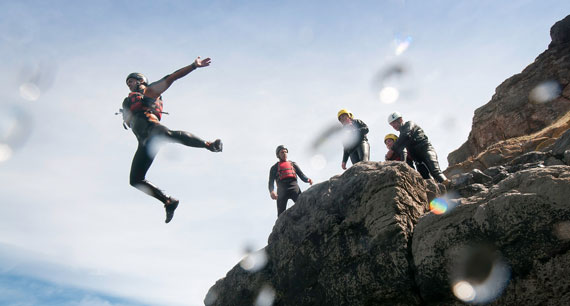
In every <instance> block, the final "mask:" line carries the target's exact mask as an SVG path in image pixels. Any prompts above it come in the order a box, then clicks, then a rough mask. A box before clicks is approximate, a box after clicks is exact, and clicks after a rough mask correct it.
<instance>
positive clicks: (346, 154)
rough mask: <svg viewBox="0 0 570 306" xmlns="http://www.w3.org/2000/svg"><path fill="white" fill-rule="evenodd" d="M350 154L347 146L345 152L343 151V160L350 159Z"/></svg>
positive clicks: (344, 161)
mask: <svg viewBox="0 0 570 306" xmlns="http://www.w3.org/2000/svg"><path fill="white" fill-rule="evenodd" d="M349 155H350V154H348V150H347V149H346V148H344V152H343V153H342V162H343V163H346V162H347V161H348V156H349Z"/></svg>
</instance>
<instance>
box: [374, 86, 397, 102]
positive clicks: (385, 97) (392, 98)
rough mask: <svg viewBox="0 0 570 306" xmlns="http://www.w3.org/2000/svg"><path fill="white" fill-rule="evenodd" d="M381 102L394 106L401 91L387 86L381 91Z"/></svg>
mask: <svg viewBox="0 0 570 306" xmlns="http://www.w3.org/2000/svg"><path fill="white" fill-rule="evenodd" d="M379 96H380V101H381V102H382V103H385V104H392V103H394V102H396V100H398V97H400V91H398V89H396V88H394V87H392V86H386V87H384V88H382V90H380V95H379Z"/></svg>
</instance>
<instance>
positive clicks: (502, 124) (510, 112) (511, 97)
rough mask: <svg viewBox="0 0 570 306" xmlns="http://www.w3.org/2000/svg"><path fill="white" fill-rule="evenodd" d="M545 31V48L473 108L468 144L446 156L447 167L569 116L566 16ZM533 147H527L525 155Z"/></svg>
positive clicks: (569, 61) (569, 37)
mask: <svg viewBox="0 0 570 306" xmlns="http://www.w3.org/2000/svg"><path fill="white" fill-rule="evenodd" d="M550 33H551V37H552V42H551V43H550V45H549V47H548V49H547V50H546V51H545V52H543V53H542V54H540V55H539V56H538V57H537V58H536V60H535V61H534V63H532V64H530V65H529V66H528V67H526V68H525V69H524V70H523V71H522V72H521V73H519V74H517V75H514V76H512V77H511V78H509V79H507V80H506V81H504V82H503V83H502V84H501V85H499V87H497V89H496V91H495V94H494V95H493V97H492V98H491V101H489V103H487V104H485V105H484V106H482V107H480V108H478V109H477V110H475V115H474V117H473V125H472V128H471V133H470V134H469V137H468V139H467V142H465V143H464V144H463V145H462V146H461V147H460V148H459V149H457V150H456V151H454V152H452V153H451V154H449V156H448V157H447V160H448V162H449V165H450V166H454V165H456V164H459V163H462V162H465V161H467V160H468V159H470V158H474V159H476V158H477V156H478V155H479V154H480V153H481V152H483V151H485V150H486V149H487V148H489V147H490V146H491V145H493V144H497V143H499V142H501V141H505V140H508V139H514V138H516V137H520V136H525V135H531V134H533V133H536V132H539V131H541V130H542V129H544V128H545V127H547V126H549V125H551V124H552V123H554V122H556V121H557V120H558V119H560V118H561V117H563V116H564V115H565V114H566V113H568V111H569V110H570V85H569V83H570V16H568V17H566V18H564V19H563V20H561V21H559V22H557V23H556V24H555V25H554V26H553V27H552V28H551V31H550ZM544 136H545V138H544V139H542V141H541V142H545V141H549V138H550V137H548V135H544ZM557 136H559V135H555V137H557ZM550 141H551V140H550ZM539 144H540V142H538V143H536V145H537V146H538V145H539ZM535 149H536V146H535V147H533V148H526V151H525V152H529V151H531V150H535ZM477 166H479V167H481V166H480V165H476V166H475V167H477Z"/></svg>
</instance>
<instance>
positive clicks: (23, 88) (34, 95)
mask: <svg viewBox="0 0 570 306" xmlns="http://www.w3.org/2000/svg"><path fill="white" fill-rule="evenodd" d="M40 95H41V90H40V88H39V87H38V86H37V85H36V84H34V83H31V82H27V83H24V84H22V85H20V96H22V98H24V99H26V100H28V101H36V100H37V99H39V98H40Z"/></svg>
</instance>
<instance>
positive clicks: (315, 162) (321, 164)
mask: <svg viewBox="0 0 570 306" xmlns="http://www.w3.org/2000/svg"><path fill="white" fill-rule="evenodd" d="M326 165H327V159H326V158H325V156H324V155H322V154H317V155H315V156H313V157H312V158H311V166H312V167H313V169H315V170H323V169H324V168H325V167H326Z"/></svg>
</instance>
